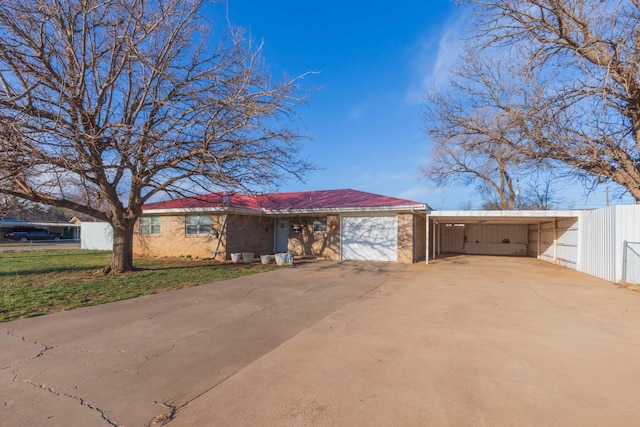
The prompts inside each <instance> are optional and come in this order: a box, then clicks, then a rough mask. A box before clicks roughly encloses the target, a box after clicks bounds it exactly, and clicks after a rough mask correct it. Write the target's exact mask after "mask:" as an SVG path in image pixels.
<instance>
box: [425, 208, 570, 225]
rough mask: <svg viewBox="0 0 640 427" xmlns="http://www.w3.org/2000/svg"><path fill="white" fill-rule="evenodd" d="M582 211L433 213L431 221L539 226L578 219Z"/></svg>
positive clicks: (431, 213)
mask: <svg viewBox="0 0 640 427" xmlns="http://www.w3.org/2000/svg"><path fill="white" fill-rule="evenodd" d="M581 212H582V211H579V210H558V211H431V212H429V213H428V214H427V215H428V217H429V218H430V219H432V220H435V221H438V222H440V223H445V224H478V223H480V224H537V223H540V222H547V221H553V220H556V219H561V218H576V219H577V218H578V217H579V216H580V213H581Z"/></svg>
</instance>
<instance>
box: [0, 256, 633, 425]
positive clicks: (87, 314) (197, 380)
mask: <svg viewBox="0 0 640 427" xmlns="http://www.w3.org/2000/svg"><path fill="white" fill-rule="evenodd" d="M639 324H640V293H635V292H631V291H629V290H626V289H621V288H618V287H616V286H614V285H612V284H610V283H606V282H603V281H600V280H598V279H594V278H592V277H589V276H586V275H583V274H580V273H576V272H575V271H571V270H568V269H564V268H561V267H557V266H553V265H549V264H546V263H542V262H539V261H537V260H534V259H526V258H500V257H452V258H445V259H442V260H439V261H438V262H436V263H434V264H432V265H429V266H425V265H413V266H407V265H399V264H384V263H358V262H345V263H335V262H318V263H313V264H307V265H303V266H299V267H296V268H293V269H289V268H287V269H280V270H277V271H274V272H270V273H266V274H263V275H259V276H252V277H248V278H241V279H234V280H230V281H226V282H220V283H214V284H211V285H206V286H201V287H197V288H189V289H184V290H181V291H176V292H168V293H165V294H159V295H154V296H148V297H141V298H137V299H134V300H129V301H123V302H121V303H114V304H107V305H103V306H97V307H91V308H86V309H80V310H75V311H71V312H66V313H59V314H55V315H51V316H43V317H39V318H34V319H26V320H21V321H16V322H9V323H5V324H0V348H2V352H0V405H1V406H0V407H1V408H2V409H1V411H2V412H1V413H0V419H1V420H2V425H11V426H33V425H38V426H68V425H90V426H101V425H105V426H109V425H111V426H116V425H117V426H128V427H131V426H153V425H164V424H166V425H170V426H193V425H425V424H430V425H452V426H455V425H580V426H589V425H604V424H606V425H635V424H638V423H639V422H640V410H639V409H638V408H637V403H636V397H637V396H638V395H640V358H638V357H637V355H638V354H640V328H639V327H638V326H637V325H639Z"/></svg>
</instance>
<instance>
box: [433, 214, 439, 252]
mask: <svg viewBox="0 0 640 427" xmlns="http://www.w3.org/2000/svg"><path fill="white" fill-rule="evenodd" d="M437 234H438V221H433V259H436V235H437Z"/></svg>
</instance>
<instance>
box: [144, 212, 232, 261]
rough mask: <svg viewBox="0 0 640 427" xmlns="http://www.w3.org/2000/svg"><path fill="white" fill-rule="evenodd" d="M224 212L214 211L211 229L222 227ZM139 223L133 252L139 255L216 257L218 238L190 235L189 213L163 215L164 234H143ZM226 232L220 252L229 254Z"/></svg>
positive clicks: (161, 227) (162, 228)
mask: <svg viewBox="0 0 640 427" xmlns="http://www.w3.org/2000/svg"><path fill="white" fill-rule="evenodd" d="M223 218H224V215H212V217H211V229H212V230H217V231H219V230H220V226H221V224H222V221H223ZM139 230H140V228H139V223H138V224H136V228H135V232H134V233H135V234H134V236H133V254H134V255H136V256H157V257H179V256H191V257H192V258H196V257H198V258H212V257H213V255H214V251H215V249H216V245H217V243H218V238H217V237H216V236H215V235H213V234H209V235H187V234H186V231H185V215H175V216H173V215H172V216H165V215H163V216H160V234H140V233H139ZM224 240H225V239H224V236H222V239H221V241H220V245H219V249H218V250H219V252H218V253H219V255H218V256H217V257H216V259H223V257H224V256H225V241H224Z"/></svg>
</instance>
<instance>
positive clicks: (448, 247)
mask: <svg viewBox="0 0 640 427" xmlns="http://www.w3.org/2000/svg"><path fill="white" fill-rule="evenodd" d="M580 212H581V211H577V210H556V211H542V210H532V211H431V212H428V214H427V227H426V229H427V231H426V233H427V238H426V245H427V248H426V251H427V254H429V255H430V256H427V260H426V262H427V264H428V263H429V260H430V259H432V260H433V259H436V258H437V257H438V256H439V255H440V254H443V253H458V254H469V255H471V254H473V255H514V256H530V257H536V258H539V259H542V260H545V261H548V262H552V263H554V264H560V265H564V266H566V267H570V268H574V269H575V268H576V260H577V251H578V239H579V232H578V231H579V229H578V224H579V218H580Z"/></svg>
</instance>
